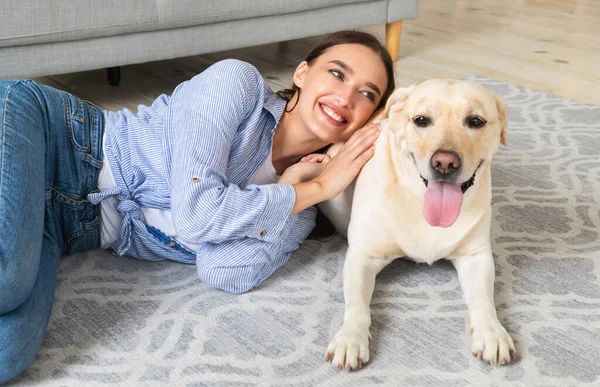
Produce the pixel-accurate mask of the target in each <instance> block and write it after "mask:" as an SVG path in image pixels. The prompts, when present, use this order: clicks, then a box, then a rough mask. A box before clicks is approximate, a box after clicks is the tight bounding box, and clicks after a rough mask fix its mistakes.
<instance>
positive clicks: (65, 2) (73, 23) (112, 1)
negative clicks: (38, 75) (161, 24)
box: [0, 0, 158, 47]
mask: <svg viewBox="0 0 600 387" xmlns="http://www.w3.org/2000/svg"><path fill="white" fill-rule="evenodd" d="M157 9H158V5H157V3H156V1H155V0H77V1H71V0H2V1H0V15H2V16H1V20H2V22H1V23H0V47H8V46H19V45H25V44H33V43H47V42H60V41H69V40H78V39H85V38H92V37H99V36H110V35H119V34H125V33H130V32H139V31H149V30H153V29H156V28H157V27H158V11H157Z"/></svg>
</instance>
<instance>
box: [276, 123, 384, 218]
mask: <svg viewBox="0 0 600 387" xmlns="http://www.w3.org/2000/svg"><path fill="white" fill-rule="evenodd" d="M380 125H381V123H380V122H377V123H370V124H368V125H365V126H364V127H363V128H361V129H359V130H357V131H356V132H355V133H354V134H353V135H352V137H350V139H349V140H348V141H347V142H346V143H345V144H344V145H343V146H342V147H341V148H340V150H339V152H338V153H337V155H335V157H333V158H332V159H330V160H327V162H325V160H326V159H325V158H322V159H321V157H322V156H327V155H309V156H307V158H308V159H309V160H313V161H314V160H315V159H314V158H313V157H315V158H316V160H317V161H318V160H320V161H321V162H316V163H315V162H306V159H304V160H305V161H301V162H299V163H296V164H294V165H292V166H291V167H290V168H293V169H291V170H290V172H289V176H287V177H285V180H284V181H283V182H282V181H281V180H282V179H284V176H282V177H281V179H279V183H285V182H286V180H287V179H290V181H291V180H294V179H296V180H302V179H304V178H307V177H309V176H313V175H314V177H313V178H312V179H310V180H308V181H306V180H305V181H301V182H299V183H293V182H292V183H291V184H292V185H293V187H294V190H295V191H296V201H295V203H294V206H293V207H292V211H291V212H290V215H294V214H297V213H298V212H300V211H302V210H304V209H305V208H308V207H310V206H314V205H315V204H317V203H320V202H323V201H325V200H329V199H332V198H334V197H336V196H337V195H339V194H340V193H342V191H344V190H345V189H346V187H348V186H349V185H350V183H352V181H353V180H354V179H355V178H356V175H358V173H359V172H360V170H361V168H362V167H363V165H365V163H366V162H367V161H369V160H370V159H371V157H373V154H374V152H375V147H374V145H373V144H375V140H377V138H378V137H379V133H380V130H379V128H380ZM327 157H328V156H327ZM311 164H313V165H311ZM290 168H288V169H290ZM286 173H288V170H287V169H286V170H285V172H284V175H285V174H286Z"/></svg>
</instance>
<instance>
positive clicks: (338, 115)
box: [318, 103, 348, 126]
mask: <svg viewBox="0 0 600 387" xmlns="http://www.w3.org/2000/svg"><path fill="white" fill-rule="evenodd" d="M318 105H319V108H320V110H321V112H322V113H323V115H324V116H325V118H326V119H327V120H328V121H329V122H330V123H332V124H333V125H336V126H341V125H345V124H347V123H348V120H347V119H346V117H345V116H344V114H343V113H342V111H341V110H340V109H338V108H336V107H334V106H329V105H325V104H323V103H319V104H318Z"/></svg>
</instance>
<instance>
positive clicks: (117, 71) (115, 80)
mask: <svg viewBox="0 0 600 387" xmlns="http://www.w3.org/2000/svg"><path fill="white" fill-rule="evenodd" d="M106 75H107V77H108V83H110V84H111V86H119V82H120V81H121V68H120V67H109V68H107V69H106Z"/></svg>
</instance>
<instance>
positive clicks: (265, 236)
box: [89, 60, 316, 293]
mask: <svg viewBox="0 0 600 387" xmlns="http://www.w3.org/2000/svg"><path fill="white" fill-rule="evenodd" d="M284 108H285V101H283V100H282V99H281V98H279V97H278V96H277V95H276V94H275V93H273V91H272V90H271V89H270V88H269V86H268V85H267V84H266V83H265V82H264V80H263V78H262V76H261V75H260V73H259V72H258V70H257V69H256V68H255V67H254V66H252V65H250V64H248V63H245V62H241V61H238V60H224V61H221V62H218V63H215V64H214V65H212V66H211V67H209V68H208V69H206V70H205V71H203V72H202V73H200V74H199V75H197V76H195V77H194V78H192V79H191V80H189V81H186V82H183V83H182V84H180V85H179V86H177V88H176V89H175V90H174V92H173V94H172V95H171V96H166V95H161V96H160V97H158V98H157V99H156V100H155V101H154V103H153V104H152V105H151V106H140V107H139V108H138V112H137V113H136V114H134V113H132V112H130V111H129V110H127V109H125V110H123V111H120V112H105V116H106V133H105V136H106V137H105V152H106V157H107V159H108V161H109V164H110V167H111V170H112V173H113V176H114V180H115V185H116V187H115V188H114V189H110V190H106V191H101V192H100V193H96V194H92V195H89V200H90V201H91V202H93V203H99V202H100V201H102V200H104V199H106V198H108V197H110V196H116V197H117V198H118V199H119V204H118V207H117V209H118V211H119V212H120V214H121V216H122V217H123V226H122V228H121V233H120V238H119V240H118V241H117V242H116V243H115V244H114V245H113V248H114V250H115V252H116V253H117V254H119V255H128V256H133V257H136V258H139V259H144V260H152V261H158V260H164V259H170V260H174V261H178V262H185V263H194V262H195V263H196V265H197V270H198V275H199V277H200V279H201V280H202V281H204V282H207V283H209V284H210V285H212V286H215V287H217V288H220V289H223V290H226V291H229V292H233V293H242V292H245V291H248V290H249V289H251V288H255V287H257V286H258V285H260V283H262V282H263V281H264V280H265V279H266V278H267V277H269V276H270V275H271V274H272V273H273V272H274V271H275V270H276V269H277V268H279V267H281V266H282V265H283V264H284V263H285V262H286V261H287V260H288V259H289V258H290V255H291V253H292V252H293V251H294V250H295V249H297V248H298V246H299V245H300V244H301V243H302V242H303V241H304V239H305V238H306V237H307V236H308V234H309V233H310V231H311V230H312V229H313V227H314V225H315V215H316V209H315V208H314V207H311V208H308V209H306V210H304V211H302V212H300V213H298V214H296V215H290V212H291V209H292V207H293V205H294V202H295V191H294V188H293V187H292V186H291V185H289V184H266V185H254V184H249V182H250V180H251V178H252V176H253V175H254V173H255V172H256V170H257V169H258V168H259V167H260V166H261V164H262V163H263V162H264V161H265V159H266V158H267V156H268V155H269V151H270V149H271V145H272V138H273V133H274V131H275V128H276V127H277V125H278V123H279V120H280V118H281V115H282V114H283V111H284ZM140 206H144V207H150V208H156V209H161V210H171V211H172V215H173V222H174V227H175V230H176V232H177V238H178V239H179V240H180V241H182V242H183V244H185V245H187V246H199V248H198V251H190V250H188V249H187V248H186V247H185V246H183V245H182V244H180V243H178V242H177V241H176V240H174V239H173V238H171V237H169V236H167V235H166V234H164V233H163V232H161V231H160V230H158V229H156V228H153V227H151V226H147V225H146V224H144V223H143V222H142V221H141V220H140V216H139V213H140Z"/></svg>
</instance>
